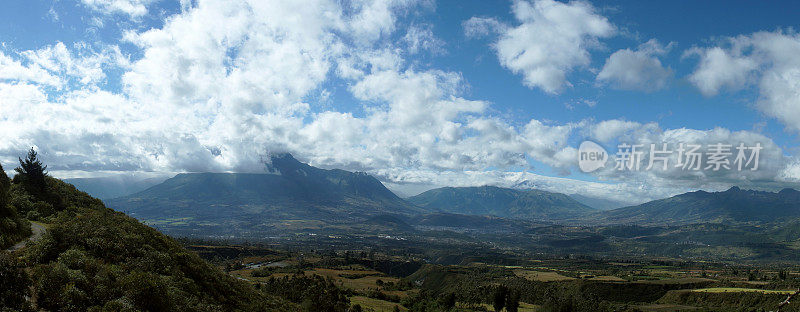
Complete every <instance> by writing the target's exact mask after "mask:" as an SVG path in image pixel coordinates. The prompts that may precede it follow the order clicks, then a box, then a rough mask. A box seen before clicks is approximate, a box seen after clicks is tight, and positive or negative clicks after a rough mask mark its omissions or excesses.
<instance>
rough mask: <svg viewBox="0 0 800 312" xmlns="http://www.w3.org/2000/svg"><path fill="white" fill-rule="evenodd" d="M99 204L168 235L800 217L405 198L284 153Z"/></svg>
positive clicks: (787, 195) (773, 207)
mask: <svg viewBox="0 0 800 312" xmlns="http://www.w3.org/2000/svg"><path fill="white" fill-rule="evenodd" d="M106 202H107V204H108V205H109V206H110V207H113V208H114V209H116V210H118V211H123V212H126V213H128V214H130V215H131V216H133V217H136V218H138V219H140V220H142V221H145V222H146V223H148V224H150V225H153V226H156V227H158V228H159V229H162V230H163V231H165V232H168V233H172V234H176V232H179V234H180V235H201V236H205V235H206V234H208V233H214V234H215V235H217V234H218V235H228V236H234V237H235V236H239V235H243V234H247V233H250V234H253V235H257V233H267V232H272V233H276V232H277V233H289V232H291V231H292V230H319V229H322V228H326V227H331V226H334V227H337V228H339V229H342V228H343V227H344V228H348V227H352V226H356V227H359V228H360V229H361V230H362V231H373V230H381V229H394V230H401V231H410V230H413V229H415V228H440V227H453V226H455V227H462V228H483V229H490V228H491V229H493V230H496V229H501V228H502V229H505V230H512V229H515V228H519V229H520V230H524V228H525V227H528V226H532V225H533V224H536V223H540V224H541V223H542V222H543V223H552V222H557V223H558V222H560V223H565V224H568V223H569V224H572V223H577V224H582V225H610V224H637V225H659V226H660V225H685V224H695V223H748V222H749V223H753V222H759V223H769V222H775V221H785V220H794V219H798V218H800V192H798V191H796V190H793V189H784V190H782V191H780V192H777V193H774V192H764V191H751V190H742V189H739V188H738V187H733V188H731V189H729V190H727V191H724V192H705V191H696V192H689V193H685V194H681V195H677V196H673V197H670V198H666V199H660V200H655V201H651V202H647V203H644V204H641V205H636V206H629V207H623V208H617V209H611V210H606V211H602V210H598V209H594V208H592V207H590V206H588V205H586V204H583V203H581V202H580V201H579V200H576V199H575V198H574V196H568V195H565V194H560V193H553V192H546V191H541V190H534V189H527V190H526V189H510V188H501V187H496V186H479V187H443V188H437V189H432V190H429V191H426V192H424V193H421V194H419V195H416V196H412V197H409V198H407V199H402V198H400V197H398V196H397V195H395V194H394V193H392V191H390V190H389V189H387V188H386V187H385V186H384V185H383V184H382V183H381V182H380V181H378V180H377V179H376V178H374V177H372V176H370V175H368V174H366V173H360V172H349V171H345V170H340V169H331V170H327V169H320V168H316V167H313V166H310V165H308V164H305V163H302V162H300V161H298V160H297V159H295V158H294V157H292V155H290V154H276V155H273V156H272V157H270V158H269V159H268V160H267V162H266V163H265V171H264V173H185V174H178V175H176V176H174V177H172V178H170V179H167V180H166V181H164V182H162V183H159V184H157V185H154V186H151V187H149V188H147V189H146V190H143V191H140V192H137V193H135V194H132V195H128V196H123V197H119V198H115V199H111V200H107V201H106ZM609 204H611V203H609ZM468 216H469V217H468ZM446 220H451V221H449V222H448V221H446ZM173 230H174V231H173Z"/></svg>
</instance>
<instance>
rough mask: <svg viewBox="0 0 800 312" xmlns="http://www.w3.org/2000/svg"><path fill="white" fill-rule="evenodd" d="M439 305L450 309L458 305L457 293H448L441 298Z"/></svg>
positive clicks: (447, 309) (446, 309)
mask: <svg viewBox="0 0 800 312" xmlns="http://www.w3.org/2000/svg"><path fill="white" fill-rule="evenodd" d="M439 305H440V306H441V307H442V308H443V309H444V310H445V311H450V309H452V308H455V307H456V294H455V293H447V295H445V296H444V297H442V298H440V300H439Z"/></svg>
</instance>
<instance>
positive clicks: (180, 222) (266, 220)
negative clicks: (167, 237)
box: [108, 154, 422, 232]
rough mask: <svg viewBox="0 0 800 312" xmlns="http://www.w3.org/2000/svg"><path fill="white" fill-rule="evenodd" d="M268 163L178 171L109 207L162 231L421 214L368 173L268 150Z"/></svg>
mask: <svg viewBox="0 0 800 312" xmlns="http://www.w3.org/2000/svg"><path fill="white" fill-rule="evenodd" d="M266 166H267V168H266V169H267V171H268V172H269V173H263V174H258V173H186V174H179V175H177V176H175V177H173V178H171V179H168V180H166V181H164V182H163V183H161V184H158V185H155V186H153V187H150V188H148V189H147V190H144V191H142V192H138V193H136V194H133V195H129V196H125V197H121V198H116V199H112V200H109V201H108V204H109V205H110V206H111V207H112V208H114V209H116V210H120V211H125V212H127V213H129V214H130V215H131V216H134V217H136V218H138V219H140V220H145V221H147V222H148V223H151V224H153V225H155V226H157V227H160V228H164V229H165V231H168V230H166V228H167V227H169V226H173V225H174V226H183V227H186V228H191V226H192V225H194V226H200V225H206V226H212V227H216V228H217V229H218V230H219V229H221V230H224V231H232V232H242V231H245V232H246V231H250V230H252V229H253V227H258V228H259V229H265V228H266V229H269V228H272V227H276V226H277V224H280V225H285V224H286V222H283V221H289V220H291V221H292V222H298V221H302V222H301V223H304V224H331V223H337V222H354V221H359V220H361V221H363V220H365V219H367V218H369V217H371V216H377V215H399V216H411V215H415V214H417V213H420V212H422V210H421V209H419V208H417V207H415V206H414V205H412V204H409V203H408V202H406V201H404V200H403V199H401V198H399V197H398V196H397V195H395V194H394V193H392V192H391V191H390V190H388V189H387V188H386V187H384V186H383V184H381V182H380V181H378V180H377V179H375V178H374V177H372V176H370V175H368V174H366V173H354V172H349V171H345V170H339V169H333V170H325V169H320V168H316V167H312V166H309V165H307V164H304V163H302V162H300V161H298V160H297V159H295V158H294V157H292V155H290V154H277V155H273V156H271V157H270V159H269V160H268V162H267V164H266ZM212 232H213V231H212Z"/></svg>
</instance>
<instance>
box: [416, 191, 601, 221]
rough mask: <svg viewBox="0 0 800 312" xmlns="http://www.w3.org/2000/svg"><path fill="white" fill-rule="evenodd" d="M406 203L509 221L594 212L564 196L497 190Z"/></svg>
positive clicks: (431, 195)
mask: <svg viewBox="0 0 800 312" xmlns="http://www.w3.org/2000/svg"><path fill="white" fill-rule="evenodd" d="M408 201H409V202H411V203H413V204H415V205H417V206H419V207H422V208H424V209H426V210H428V211H437V212H447V213H459V214H467V215H487V216H496V217H502V218H511V219H548V220H550V219H561V218H569V217H575V216H580V215H584V214H588V213H591V212H595V211H596V210H595V209H592V208H591V207H589V206H586V205H584V204H581V203H580V202H578V201H576V200H575V199H573V198H572V197H569V196H567V195H564V194H560V193H552V192H546V191H540V190H516V189H509V188H501V187H497V186H478V187H443V188H437V189H433V190H430V191H427V192H424V193H422V194H419V195H417V196H413V197H410V198H408Z"/></svg>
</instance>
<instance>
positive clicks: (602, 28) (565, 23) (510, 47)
mask: <svg viewBox="0 0 800 312" xmlns="http://www.w3.org/2000/svg"><path fill="white" fill-rule="evenodd" d="M512 9H513V12H514V16H515V17H516V19H517V21H518V22H520V23H521V24H520V25H518V26H516V27H509V28H507V29H505V30H504V31H502V33H501V34H500V38H499V39H498V41H497V42H496V43H495V44H494V47H495V49H496V50H497V56H498V58H499V60H500V64H501V65H503V66H504V67H506V68H508V69H510V70H511V71H512V72H514V73H516V74H521V75H522V76H523V82H524V83H525V85H526V86H528V87H531V88H540V89H542V90H544V91H545V92H548V93H558V92H559V91H561V90H562V89H563V88H564V87H566V86H570V83H569V81H568V80H567V74H568V73H569V72H571V71H572V70H574V69H575V68H579V67H586V66H588V65H589V64H590V62H591V57H590V54H589V49H590V48H592V47H594V46H597V45H599V43H598V40H599V39H600V38H606V37H610V36H611V35H613V34H614V32H615V28H614V26H613V25H612V24H611V23H610V22H609V21H608V19H607V18H605V17H603V16H601V15H599V14H597V13H596V10H595V8H594V7H593V6H592V5H591V4H589V3H588V2H582V1H573V2H570V3H566V4H565V3H561V2H557V1H553V0H536V1H534V2H529V1H527V0H517V1H515V2H514V5H513V7H512ZM473 24H474V25H475V27H471V26H472V25H473ZM482 24H485V23H483V22H481V23H478V22H477V21H475V22H474V23H468V25H471V26H470V27H471V28H468V29H470V30H469V32H468V33H478V34H479V33H482V31H480V30H481V28H480V26H478V25H482Z"/></svg>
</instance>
